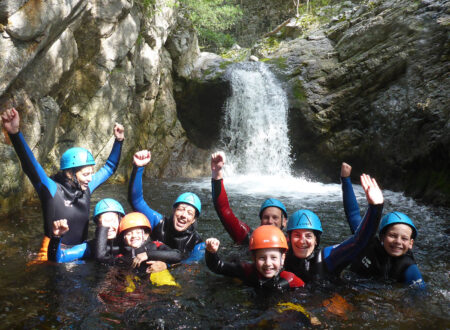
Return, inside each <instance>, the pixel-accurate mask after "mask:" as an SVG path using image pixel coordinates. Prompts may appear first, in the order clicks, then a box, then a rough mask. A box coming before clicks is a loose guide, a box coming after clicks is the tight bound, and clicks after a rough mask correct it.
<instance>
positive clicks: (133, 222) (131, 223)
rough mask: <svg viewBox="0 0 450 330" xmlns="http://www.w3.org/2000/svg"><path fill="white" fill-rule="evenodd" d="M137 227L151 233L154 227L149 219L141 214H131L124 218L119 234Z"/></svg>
mask: <svg viewBox="0 0 450 330" xmlns="http://www.w3.org/2000/svg"><path fill="white" fill-rule="evenodd" d="M136 227H144V228H148V230H149V231H150V232H151V231H152V227H151V225H150V222H149V221H148V219H147V217H146V216H145V215H144V214H142V213H139V212H131V213H128V214H127V215H126V216H124V217H123V218H122V220H121V221H120V224H119V234H121V233H123V232H124V231H125V230H127V229H130V228H136Z"/></svg>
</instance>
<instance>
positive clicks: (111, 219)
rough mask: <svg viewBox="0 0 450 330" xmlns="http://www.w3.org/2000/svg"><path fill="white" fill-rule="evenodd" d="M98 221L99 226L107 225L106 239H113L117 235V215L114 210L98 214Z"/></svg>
mask: <svg viewBox="0 0 450 330" xmlns="http://www.w3.org/2000/svg"><path fill="white" fill-rule="evenodd" d="M98 222H99V224H100V225H101V226H104V227H109V230H108V239H114V238H116V236H117V229H118V228H119V215H118V214H117V213H116V212H105V213H102V214H100V216H99V217H98Z"/></svg>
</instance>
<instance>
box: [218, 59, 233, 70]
mask: <svg viewBox="0 0 450 330" xmlns="http://www.w3.org/2000/svg"><path fill="white" fill-rule="evenodd" d="M230 64H233V61H225V62H222V63H220V65H219V67H220V68H221V69H226V68H227V67H228V66H229V65H230Z"/></svg>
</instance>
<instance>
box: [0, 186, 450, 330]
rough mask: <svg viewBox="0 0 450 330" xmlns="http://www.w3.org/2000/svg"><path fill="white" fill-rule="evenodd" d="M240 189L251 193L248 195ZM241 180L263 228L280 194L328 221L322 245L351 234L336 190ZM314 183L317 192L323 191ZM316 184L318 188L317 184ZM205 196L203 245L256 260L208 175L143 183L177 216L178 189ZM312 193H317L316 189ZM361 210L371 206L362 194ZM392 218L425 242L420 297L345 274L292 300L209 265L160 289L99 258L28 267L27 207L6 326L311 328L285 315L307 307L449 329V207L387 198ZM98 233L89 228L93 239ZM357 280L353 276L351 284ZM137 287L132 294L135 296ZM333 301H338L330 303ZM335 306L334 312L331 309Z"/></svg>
mask: <svg viewBox="0 0 450 330" xmlns="http://www.w3.org/2000/svg"><path fill="white" fill-rule="evenodd" d="M240 187H241V188H242V189H240ZM243 187H244V185H243V184H242V183H236V184H235V185H233V184H230V185H229V186H228V185H227V188H229V189H228V194H229V198H230V202H231V205H232V208H233V210H234V211H235V213H236V215H237V216H238V217H239V218H240V219H241V220H243V221H246V222H247V223H249V224H250V225H251V226H252V227H256V226H257V225H258V223H259V220H258V218H257V214H258V212H259V206H260V205H261V202H262V201H263V200H264V198H265V197H268V196H271V197H278V198H280V199H282V200H283V202H285V204H286V206H287V209H288V212H289V213H292V212H293V211H295V210H297V209H299V208H311V209H312V210H314V211H315V212H316V213H317V214H318V215H319V217H320V219H321V220H322V224H323V227H324V234H323V236H322V241H321V244H322V246H326V245H331V244H335V243H339V242H341V241H343V240H344V239H345V237H347V236H348V235H349V234H350V231H349V229H348V226H347V223H346V221H345V218H344V212H343V208H342V202H341V197H340V192H339V186H337V185H324V186H323V187H321V188H320V187H319V188H318V189H317V192H316V193H309V194H308V193H305V194H303V195H302V194H301V193H298V192H295V191H286V192H283V191H281V192H276V193H274V194H272V195H269V194H267V192H265V191H259V192H258V191H247V190H246V188H247V185H246V186H245V187H246V188H245V189H244V188H243ZM313 188H314V187H310V189H309V190H311V191H314V189H313ZM316 188H317V187H316ZM126 189H127V187H126V186H125V185H123V186H122V185H105V186H104V187H102V188H101V189H99V190H98V191H96V192H95V193H94V195H93V201H92V205H91V207H92V208H93V207H94V206H95V203H96V202H97V201H98V200H100V199H102V198H105V197H112V198H115V199H117V200H119V201H120V202H121V203H122V204H123V205H124V207H125V210H126V211H130V207H129V205H128V203H127V202H126ZM187 190H190V191H193V192H195V193H197V194H198V195H199V196H200V198H201V200H202V202H203V210H202V216H201V218H200V221H199V227H198V230H199V232H200V233H201V235H202V236H203V238H204V239H206V238H208V237H211V236H214V237H217V238H219V239H220V240H221V248H220V253H221V255H222V256H223V257H224V258H225V259H226V258H232V257H236V256H240V257H242V258H247V253H246V250H245V249H243V248H241V247H238V246H236V245H234V244H233V243H232V241H231V239H230V238H229V237H228V235H227V233H226V232H225V230H224V229H223V227H222V225H221V224H220V221H219V220H218V218H217V216H216V213H215V211H214V208H213V206H212V202H211V197H210V184H209V179H199V180H196V181H189V180H177V181H162V180H159V181H158V180H153V181H152V182H146V183H145V184H144V191H145V198H146V200H147V202H148V203H149V204H150V205H151V206H152V207H153V208H154V209H155V210H157V211H159V212H160V213H163V214H169V213H170V211H171V204H172V202H173V201H174V200H175V198H176V197H177V196H178V194H179V193H181V192H184V191H187ZM307 190H308V189H307ZM356 192H357V196H358V200H359V202H360V206H361V208H362V209H364V208H365V205H366V204H365V200H364V196H363V195H362V192H361V189H360V188H358V189H357V190H356ZM385 198H386V203H385V212H389V211H393V210H398V211H402V212H405V213H407V214H408V215H409V216H410V217H411V218H412V219H413V220H414V221H415V223H416V225H417V227H418V230H419V236H418V239H417V241H416V242H415V245H414V253H415V257H416V259H417V262H418V265H419V268H420V269H421V271H422V274H423V276H424V279H425V281H426V282H427V284H428V290H427V293H426V294H417V293H415V292H414V291H412V290H408V289H407V288H404V287H403V286H401V285H398V284H396V283H394V284H392V285H389V284H380V283H374V282H371V281H362V280H357V279H355V278H353V277H352V276H350V274H345V276H344V277H345V278H344V280H345V281H344V283H343V284H342V285H330V286H327V287H316V288H311V289H302V290H298V291H296V292H293V293H288V294H285V295H283V296H271V297H268V296H261V295H258V294H256V293H255V292H254V290H253V289H251V288H247V287H244V286H242V285H240V284H239V283H238V282H237V281H235V280H233V279H229V278H225V277H222V276H218V275H215V274H212V273H211V272H210V271H209V270H208V269H207V267H206V266H205V264H204V262H200V263H199V264H193V265H183V266H179V267H176V268H175V269H173V270H171V273H172V275H173V276H174V277H175V279H176V281H177V282H178V283H179V284H180V287H174V286H160V287H156V286H154V285H152V284H151V283H150V282H149V281H148V279H140V280H138V279H134V280H133V284H134V286H135V289H134V290H130V282H129V279H130V274H131V273H127V272H124V271H118V270H117V269H111V268H108V267H106V266H101V265H97V264H95V263H93V262H87V263H69V264H50V263H46V264H36V265H27V264H28V263H29V262H30V261H31V260H32V259H33V258H34V257H35V255H36V253H37V251H38V248H39V245H40V242H41V239H42V233H43V226H42V216H41V210H40V207H39V206H26V207H24V208H23V209H22V210H20V212H19V213H17V214H15V215H14V216H12V217H10V218H6V217H5V218H3V219H2V220H1V221H0V263H1V268H0V288H1V290H0V327H1V328H5V329H6V328H51V327H56V328H166V329H171V328H252V327H255V328H282V329H284V328H286V329H288V328H289V329H291V328H294V327H302V326H308V323H309V321H308V320H307V319H306V317H305V316H304V314H303V313H301V312H299V311H296V310H292V309H291V310H285V311H283V306H281V305H280V304H283V303H292V304H294V305H284V306H285V307H286V306H287V307H289V306H291V307H292V308H299V307H298V306H302V307H303V308H304V309H305V310H307V311H308V312H309V313H311V314H312V315H314V316H315V317H316V318H317V319H318V320H319V321H320V322H321V325H319V326H318V327H319V328H361V327H371V328H376V329H384V328H391V329H398V328H402V329H407V328H408V329H416V328H425V327H428V328H430V329H445V328H450V314H449V301H450V291H449V284H448V283H449V274H450V270H449V262H448V254H449V252H450V248H449V245H448V235H449V224H448V221H447V219H448V216H449V213H450V212H449V210H448V209H443V208H432V207H424V206H419V205H417V204H416V203H415V202H414V201H413V200H411V199H408V198H405V197H403V196H402V195H400V194H396V193H391V192H385ZM93 233H94V227H93V225H92V227H91V228H90V235H91V236H92V235H93ZM348 279H351V281H349V280H348ZM127 288H128V291H132V292H127ZM330 301H334V302H335V303H334V304H330ZM327 306H328V307H327Z"/></svg>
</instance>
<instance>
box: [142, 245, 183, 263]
mask: <svg viewBox="0 0 450 330" xmlns="http://www.w3.org/2000/svg"><path fill="white" fill-rule="evenodd" d="M146 252H147V257H148V260H149V261H150V260H157V261H163V262H165V263H168V264H176V263H179V262H180V261H181V259H183V255H182V253H181V252H180V251H178V250H176V249H171V248H170V247H168V246H167V245H165V244H161V245H160V246H158V247H157V248H156V249H152V250H147V251H146Z"/></svg>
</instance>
